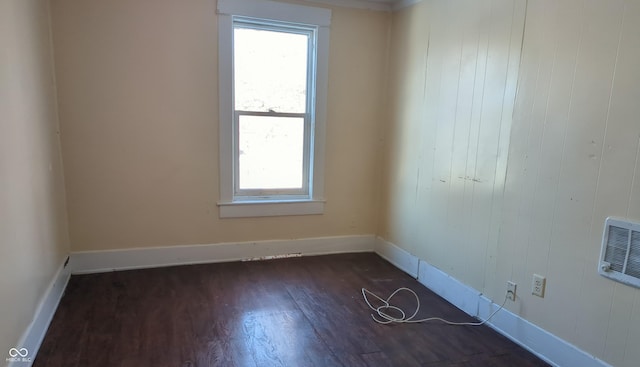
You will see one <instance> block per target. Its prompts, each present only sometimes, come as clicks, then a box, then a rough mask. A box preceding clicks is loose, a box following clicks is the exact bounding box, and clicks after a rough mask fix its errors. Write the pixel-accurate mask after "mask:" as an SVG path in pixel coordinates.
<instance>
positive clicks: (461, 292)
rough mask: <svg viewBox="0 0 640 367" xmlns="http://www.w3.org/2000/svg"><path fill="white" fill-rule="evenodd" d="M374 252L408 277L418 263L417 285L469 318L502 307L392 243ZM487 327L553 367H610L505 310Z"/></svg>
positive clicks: (378, 245) (483, 316) (379, 243)
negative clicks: (418, 283)
mask: <svg viewBox="0 0 640 367" xmlns="http://www.w3.org/2000/svg"><path fill="white" fill-rule="evenodd" d="M375 248H376V252H377V253H378V254H379V255H380V256H382V257H383V258H385V259H387V260H388V261H389V262H391V263H392V264H394V265H395V266H397V267H398V268H399V269H400V270H402V271H404V272H407V273H409V274H411V273H410V272H409V271H407V270H406V269H405V268H407V267H409V268H411V269H412V268H413V266H408V265H407V264H413V263H416V262H417V263H418V268H417V269H418V270H417V274H418V275H417V278H418V281H419V282H420V283H421V284H422V285H424V286H425V287H427V288H429V289H431V290H432V291H433V292H435V293H436V294H438V295H439V296H441V297H442V298H444V299H446V300H447V301H449V302H450V303H451V304H453V305H454V306H456V307H458V308H459V309H461V310H462V311H464V312H465V313H467V314H468V315H471V316H473V317H478V318H480V319H483V320H484V319H486V318H487V317H488V316H489V315H490V314H491V313H492V312H493V311H494V310H496V309H497V308H498V307H499V306H500V305H499V304H496V303H493V302H492V301H491V300H490V299H488V298H487V297H485V296H484V295H482V293H481V292H480V291H478V290H476V289H474V288H471V287H469V286H467V285H466V284H464V283H462V282H460V281H459V280H457V279H455V278H454V277H452V276H450V275H449V274H447V273H445V272H444V271H442V270H440V269H438V268H436V267H435V266H433V265H431V264H429V263H428V262H426V261H424V260H421V259H418V258H417V257H415V256H414V255H411V254H410V253H408V252H407V251H405V250H403V249H401V248H400V247H398V246H397V245H395V244H393V243H391V242H389V241H386V240H384V239H382V238H377V239H376V246H375ZM487 325H488V326H490V327H491V328H492V329H494V330H495V331H497V332H498V333H500V334H502V335H504V336H505V337H507V338H509V339H511V340H512V341H513V342H515V343H516V344H518V345H520V346H522V347H523V348H525V349H527V350H528V351H530V352H531V353H533V354H535V355H536V356H538V357H539V358H540V359H542V360H544V361H545V362H547V363H549V364H551V365H552V366H581V367H611V365H609V364H607V363H606V362H604V361H602V360H600V359H598V358H596V357H594V356H592V355H590V354H589V353H587V352H585V351H583V350H581V349H579V348H578V347H576V346H574V345H573V344H570V343H568V342H567V341H565V340H564V339H561V338H559V337H557V336H555V335H553V334H551V333H549V332H548V331H546V330H544V329H542V328H540V327H538V326H536V325H534V324H532V323H531V322H529V321H527V320H525V319H523V318H522V317H520V316H518V315H516V314H514V313H513V312H511V311H509V310H506V309H503V310H501V311H500V312H498V313H496V314H495V316H494V317H493V318H492V319H491V321H490V322H488V323H487Z"/></svg>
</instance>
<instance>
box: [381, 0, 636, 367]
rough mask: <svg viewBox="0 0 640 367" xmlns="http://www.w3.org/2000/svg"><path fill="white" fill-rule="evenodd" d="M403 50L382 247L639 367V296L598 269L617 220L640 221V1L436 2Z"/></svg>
mask: <svg viewBox="0 0 640 367" xmlns="http://www.w3.org/2000/svg"><path fill="white" fill-rule="evenodd" d="M525 18H526V21H525ZM523 29H524V33H523ZM391 45H392V54H391V55H392V56H391V62H390V81H389V86H390V87H389V89H390V92H389V96H390V105H389V106H390V109H389V119H390V130H389V134H387V140H386V143H387V150H388V152H389V158H388V159H389V161H388V162H387V172H386V173H387V174H386V177H387V179H386V183H385V184H384V185H383V205H384V208H385V210H384V212H385V215H386V216H385V217H384V218H383V220H382V232H381V234H382V236H383V237H384V238H386V239H388V240H389V241H391V242H393V243H396V244H398V245H400V246H402V247H403V248H405V249H406V250H408V251H409V252H411V253H413V254H415V255H417V256H419V257H420V258H422V259H425V260H426V261H428V262H430V263H431V264H434V265H435V266H437V267H438V268H440V269H442V270H443V271H445V272H447V273H448V274H450V275H452V276H454V277H455V278H457V279H460V280H462V281H463V282H464V283H466V284H467V285H469V286H471V287H473V288H475V289H478V290H481V291H482V292H483V293H485V294H486V295H487V296H488V297H490V298H492V299H494V300H501V299H502V297H503V295H504V290H505V283H506V281H507V280H513V281H515V282H516V283H518V286H519V288H518V295H519V299H518V302H516V303H515V304H509V305H508V307H509V308H510V310H511V311H513V312H515V313H517V314H518V315H520V316H521V317H523V318H525V319H527V320H529V321H531V322H533V323H534V324H536V325H539V326H540V327H542V328H544V329H546V330H548V331H549V332H551V333H553V334H555V335H557V336H559V337H561V338H563V339H565V340H567V341H568V342H570V343H572V344H575V345H576V346H577V347H579V348H581V349H583V350H585V351H586V352H588V353H590V354H592V355H594V356H595V357H597V358H600V359H603V360H605V361H607V362H608V363H610V364H612V365H614V366H627V367H631V366H634V367H635V366H637V365H638V361H640V348H639V347H640V344H639V343H638V340H640V292H639V291H638V290H637V289H635V288H631V287H629V286H626V285H623V284H618V283H616V282H613V281H611V280H608V279H605V278H603V277H601V276H599V275H598V274H597V268H596V265H597V260H598V256H599V251H600V241H601V236H602V226H603V223H604V219H605V218H606V217H607V216H618V217H623V218H628V219H630V220H633V221H640V183H639V181H640V177H639V176H640V171H639V165H640V164H639V151H640V68H639V65H640V2H638V1H636V0H627V1H624V0H609V1H599V0H535V1H528V2H526V1H525V0H493V1H491V0H486V1H467V0H453V1H444V0H425V1H423V2H421V3H419V4H417V5H415V6H413V7H410V8H408V9H404V10H402V11H400V12H398V13H396V14H395V15H394V18H393V28H392V34H391ZM516 87H517V94H516ZM534 273H538V274H542V275H544V276H546V278H547V290H546V294H545V298H539V297H535V296H532V295H531V294H530V285H531V277H532V275H533V274H534Z"/></svg>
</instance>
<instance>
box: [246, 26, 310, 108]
mask: <svg viewBox="0 0 640 367" xmlns="http://www.w3.org/2000/svg"><path fill="white" fill-rule="evenodd" d="M308 43H309V37H308V35H306V34H296V33H287V32H276V31H270V30H257V29H251V28H242V27H241V26H236V28H235V29H234V68H235V70H234V82H235V85H234V90H235V108H236V110H239V111H261V112H267V111H269V110H272V111H275V112H294V113H305V112H306V93H307V55H308V53H307V50H308Z"/></svg>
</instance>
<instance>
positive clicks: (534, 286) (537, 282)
mask: <svg viewBox="0 0 640 367" xmlns="http://www.w3.org/2000/svg"><path fill="white" fill-rule="evenodd" d="M546 283H547V280H546V279H545V278H544V277H543V276H542V275H538V274H533V281H532V282H531V294H533V295H534V296H538V297H542V298H544V286H545V285H546Z"/></svg>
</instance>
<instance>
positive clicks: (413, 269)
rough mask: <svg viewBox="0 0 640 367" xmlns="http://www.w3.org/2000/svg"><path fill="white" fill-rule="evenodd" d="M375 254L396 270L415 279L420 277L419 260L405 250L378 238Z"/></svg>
mask: <svg viewBox="0 0 640 367" xmlns="http://www.w3.org/2000/svg"><path fill="white" fill-rule="evenodd" d="M375 252H376V253H377V254H378V255H380V256H381V257H382V258H384V259H385V260H387V261H388V262H390V263H392V264H393V265H394V266H395V267H396V268H398V269H400V270H402V271H404V272H405V273H407V274H409V275H411V276H412V277H414V278H417V277H418V266H419V260H418V258H417V257H415V256H413V255H412V254H410V253H409V252H407V251H405V250H404V249H401V248H400V247H398V246H396V245H394V244H393V243H391V242H388V241H385V240H384V239H382V238H380V237H376V244H375Z"/></svg>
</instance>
